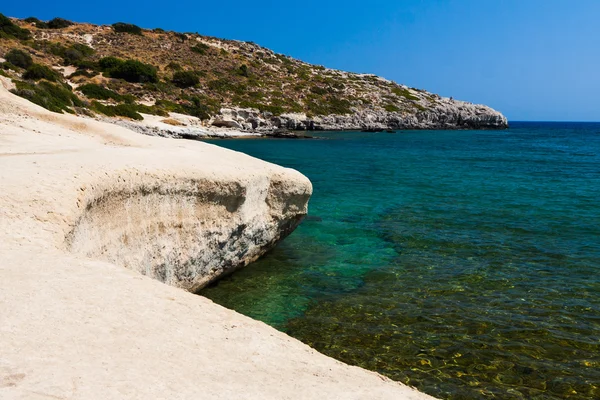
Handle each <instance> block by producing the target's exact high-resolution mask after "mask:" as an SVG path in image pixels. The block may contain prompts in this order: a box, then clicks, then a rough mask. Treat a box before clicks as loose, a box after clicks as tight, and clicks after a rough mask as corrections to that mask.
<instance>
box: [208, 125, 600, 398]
mask: <svg viewBox="0 0 600 400" xmlns="http://www.w3.org/2000/svg"><path fill="white" fill-rule="evenodd" d="M320 136H323V137H326V138H327V139H324V140H281V139H274V140H231V141H216V142H213V143H216V144H218V145H220V146H224V147H227V148H231V149H234V150H239V151H243V152H245V153H248V154H251V155H253V156H256V157H259V158H262V159H265V160H268V161H271V162H274V163H277V164H280V165H284V166H288V167H292V168H295V169H298V170H299V171H301V172H302V173H304V174H305V175H306V176H308V177H309V178H310V179H311V181H312V182H313V185H314V195H313V197H312V199H311V202H310V211H309V217H308V218H307V219H306V220H305V221H304V222H303V224H302V225H301V226H300V227H299V228H298V229H297V230H296V232H294V233H293V234H292V235H291V236H290V237H288V238H287V239H286V240H285V241H284V242H282V243H281V244H280V245H279V246H278V247H277V248H276V249H275V250H273V251H272V252H270V253H269V254H268V255H267V256H265V257H264V258H263V259H261V260H259V261H258V262H256V263H255V264H253V265H251V266H249V267H248V268H246V269H244V270H242V271H240V272H238V273H236V274H234V275H232V276H231V277H229V278H227V279H224V280H222V281H220V282H219V283H218V284H216V285H214V286H212V287H210V288H207V289H205V290H204V291H203V293H202V295H205V296H207V297H209V298H211V299H213V300H214V301H215V302H217V303H220V304H223V305H224V306H226V307H229V308H233V309H235V310H237V311H239V312H241V313H243V314H246V315H249V316H251V317H253V318H256V319H260V320H262V321H265V322H267V323H269V324H271V325H272V326H274V327H276V328H278V329H280V330H282V331H285V332H287V333H289V334H290V335H292V336H294V337H296V338H298V339H300V340H302V341H304V342H305V343H308V344H310V345H311V346H313V347H315V348H316V349H318V350H319V351H321V352H323V353H325V354H328V355H330V356H332V357H335V358H338V359H340V360H343V361H345V362H348V363H351V364H355V365H360V366H363V367H365V368H368V369H371V370H376V371H379V372H380V373H382V374H385V375H387V376H389V377H391V378H392V379H395V380H398V381H402V382H404V383H408V384H410V385H413V386H415V387H417V388H419V389H420V390H422V391H425V392H427V393H430V394H432V395H434V396H437V397H440V398H443V399H476V398H497V399H513V398H514V399H521V398H523V399H564V398H569V399H598V398H600V124H566V123H565V124H559V123H513V124H512V127H511V129H510V130H507V131H404V132H398V133H395V134H388V133H376V134H373V133H357V132H354V133H324V134H321V135H320Z"/></svg>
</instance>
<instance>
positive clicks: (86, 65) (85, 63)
mask: <svg viewBox="0 0 600 400" xmlns="http://www.w3.org/2000/svg"><path fill="white" fill-rule="evenodd" d="M75 65H77V69H78V70H79V69H89V70H92V71H94V72H100V70H101V68H100V66H99V65H98V63H97V62H95V61H92V60H81V61H77V63H76V64H75ZM96 75H97V74H96Z"/></svg>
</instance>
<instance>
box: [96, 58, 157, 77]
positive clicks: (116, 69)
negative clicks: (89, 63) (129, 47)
mask: <svg viewBox="0 0 600 400" xmlns="http://www.w3.org/2000/svg"><path fill="white" fill-rule="evenodd" d="M98 64H99V66H100V68H101V69H102V71H104V72H105V74H106V75H107V76H110V77H111V78H117V79H124V80H126V81H127V82H132V83H146V82H158V76H157V74H156V67H154V66H153V65H150V64H144V63H143V62H140V61H137V60H125V61H123V60H121V59H118V58H115V57H105V58H103V59H101V60H100V62H99V63H98Z"/></svg>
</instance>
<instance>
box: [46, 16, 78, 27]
mask: <svg viewBox="0 0 600 400" xmlns="http://www.w3.org/2000/svg"><path fill="white" fill-rule="evenodd" d="M71 25H75V24H74V23H73V22H71V21H69V20H67V19H64V18H54V19H51V20H50V21H48V28H49V29H63V28H67V27H69V26H71Z"/></svg>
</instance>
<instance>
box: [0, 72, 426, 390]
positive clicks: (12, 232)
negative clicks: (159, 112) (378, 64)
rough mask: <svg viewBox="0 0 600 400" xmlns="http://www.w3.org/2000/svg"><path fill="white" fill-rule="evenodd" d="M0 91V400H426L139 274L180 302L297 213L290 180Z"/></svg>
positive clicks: (286, 173)
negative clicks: (54, 109)
mask: <svg viewBox="0 0 600 400" xmlns="http://www.w3.org/2000/svg"><path fill="white" fill-rule="evenodd" d="M3 83H5V82H4V81H3V77H0V188H1V189H0V349H2V351H1V354H0V399H75V398H78V399H87V400H123V399H192V398H196V397H200V398H202V399H208V400H229V399H237V398H244V399H247V400H259V399H260V400H280V399H296V398H303V399H320V398H328V399H348V400H350V399H363V398H364V399H366V398H368V399H380V400H427V399H431V397H430V396H427V395H425V394H422V393H419V392H417V391H415V390H414V389H411V388H409V387H407V386H404V385H401V384H399V383H396V382H392V381H390V380H389V379H387V378H384V377H383V376H380V375H378V374H376V373H374V372H369V371H365V370H363V369H360V368H358V367H351V366H349V365H346V364H343V363H341V362H338V361H336V360H333V359H331V358H329V357H326V356H324V355H322V354H319V353H318V352H316V351H315V350H313V349H311V348H309V347H308V346H306V345H304V344H303V343H301V342H299V341H297V340H295V339H293V338H290V337H289V336H287V335H286V334H284V333H283V332H279V331H277V330H275V329H273V328H271V327H269V326H268V325H266V324H264V323H262V322H259V321H254V320H252V319H250V318H248V317H245V316H243V315H241V314H238V313H236V312H235V311H232V310H228V309H225V308H223V307H221V306H219V305H217V304H214V303H213V302H212V301H210V300H208V299H206V298H204V297H202V296H196V295H193V294H191V293H189V292H186V291H184V290H180V289H178V288H176V287H172V286H169V285H165V284H162V283H160V282H158V281H157V280H155V279H150V278H148V277H147V276H152V277H154V278H157V279H159V280H161V281H163V282H167V283H170V284H172V285H175V286H180V287H182V288H185V289H187V290H193V289H194V288H196V287H199V286H201V285H203V284H205V283H206V282H207V281H208V280H210V279H213V278H215V277H217V276H221V275H222V274H223V273H226V272H228V271H231V269H232V268H236V267H239V266H241V265H244V264H245V263H247V262H248V261H249V260H251V259H253V258H255V257H257V256H258V255H259V254H260V253H261V252H263V251H265V250H267V249H268V248H269V246H271V245H272V244H273V243H275V241H277V240H278V239H280V238H282V237H283V236H285V234H287V233H288V232H289V231H290V230H291V229H293V227H294V226H295V225H296V224H297V223H298V221H299V220H300V219H301V218H302V216H303V215H304V214H305V213H306V202H307V200H308V197H309V195H310V192H311V186H310V182H309V181H308V179H306V178H305V177H303V176H302V175H301V174H300V173H298V172H296V171H293V170H290V169H286V168H282V167H278V166H276V165H272V164H269V163H266V162H263V161H260V160H257V159H254V158H252V157H249V156H246V155H243V154H241V153H236V152H233V151H228V150H225V149H222V148H219V147H216V146H211V145H208V144H204V143H198V142H191V141H186V142H182V141H177V140H167V139H162V138H155V137H149V136H143V135H139V134H137V133H135V132H132V131H131V130H128V129H124V128H122V127H119V126H115V125H109V124H105V123H101V122H98V121H94V120H90V119H82V118H79V117H75V116H72V115H60V114H56V113H50V112H49V111H46V110H44V109H42V108H41V107H38V106H36V105H34V104H32V103H29V102H28V101H26V100H24V99H22V98H18V97H16V96H14V95H12V94H10V93H8V92H7V91H6V90H4V89H3V87H2V84H3ZM220 257H223V258H222V259H220ZM192 261H193V262H192ZM124 266H125V267H128V268H129V269H127V268H123V267H124ZM135 271H139V272H142V273H143V274H146V275H147V276H142V275H140V274H139V273H137V272H135Z"/></svg>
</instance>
